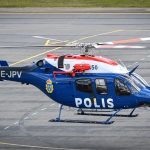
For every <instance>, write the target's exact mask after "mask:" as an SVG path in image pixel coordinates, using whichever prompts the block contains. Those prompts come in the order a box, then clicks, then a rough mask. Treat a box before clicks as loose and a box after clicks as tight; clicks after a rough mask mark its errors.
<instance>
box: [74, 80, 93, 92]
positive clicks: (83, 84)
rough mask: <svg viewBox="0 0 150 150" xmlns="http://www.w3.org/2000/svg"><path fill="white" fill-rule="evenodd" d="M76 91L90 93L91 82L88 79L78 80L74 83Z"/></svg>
mask: <svg viewBox="0 0 150 150" xmlns="http://www.w3.org/2000/svg"><path fill="white" fill-rule="evenodd" d="M76 89H77V90H79V91H81V92H88V93H92V82H91V80H90V79H79V80H77V81H76Z"/></svg>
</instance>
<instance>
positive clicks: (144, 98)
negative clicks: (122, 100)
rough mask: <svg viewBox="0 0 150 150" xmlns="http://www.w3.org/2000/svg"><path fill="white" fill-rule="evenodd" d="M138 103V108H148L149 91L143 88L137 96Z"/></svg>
mask: <svg viewBox="0 0 150 150" xmlns="http://www.w3.org/2000/svg"><path fill="white" fill-rule="evenodd" d="M138 103H139V105H140V106H148V107H150V89H149V88H145V89H142V90H141V91H140V93H139V96H138Z"/></svg>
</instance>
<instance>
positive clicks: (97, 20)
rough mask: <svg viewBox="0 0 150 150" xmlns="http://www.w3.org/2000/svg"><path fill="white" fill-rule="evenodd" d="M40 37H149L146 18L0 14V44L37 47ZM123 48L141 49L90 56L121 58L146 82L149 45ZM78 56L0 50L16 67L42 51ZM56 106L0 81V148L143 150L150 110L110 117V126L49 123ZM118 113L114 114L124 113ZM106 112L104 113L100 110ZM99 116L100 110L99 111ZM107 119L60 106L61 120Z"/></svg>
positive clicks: (72, 51) (105, 51)
mask: <svg viewBox="0 0 150 150" xmlns="http://www.w3.org/2000/svg"><path fill="white" fill-rule="evenodd" d="M33 36H44V37H49V38H53V39H59V40H64V41H65V40H69V41H75V40H77V41H79V42H106V41H116V40H123V39H131V38H139V37H150V14H134V13H131V14H119V13H118V14H0V45H1V46H16V45H18V46H21V45H23V46H24V45H40V44H44V43H45V40H43V39H38V38H35V37H33ZM128 45H138V46H146V48H144V49H102V50H95V54H96V55H102V56H106V57H108V58H111V59H114V60H119V59H120V60H122V61H123V63H124V64H125V65H126V66H127V67H129V68H132V67H133V66H135V65H136V64H137V63H139V64H140V66H139V68H138V69H137V73H139V74H140V75H141V76H142V77H143V78H144V79H145V80H146V81H147V82H150V42H149V41H145V42H140V43H134V44H128ZM47 51H49V52H51V53H56V54H69V53H70V54H78V53H79V52H80V50H76V49H57V50H56V49H39V48H38V49H37V48H28V49H26V48H11V49H9V48H3V49H2V48H1V49H0V59H1V60H7V61H8V62H9V64H11V65H13V66H22V65H25V64H30V63H32V62H34V61H37V60H39V59H42V58H44V57H45V56H46V52H47ZM58 106H59V105H58V104H57V103H55V102H54V101H52V100H51V99H49V98H48V97H46V96H45V95H44V94H43V93H42V92H40V91H39V90H38V89H36V88H35V87H33V86H31V85H29V86H27V85H21V84H19V83H15V82H8V81H4V82H0V150H8V149H9V150H16V149H19V150H21V149H23V150H27V149H31V150H35V149H36V150H37V149H50V150H54V149H56V150H57V149H58V150H63V149H95V150H99V149H101V150H113V149H114V150H120V149H123V150H130V149H132V150H149V149H150V145H149V143H150V109H149V108H139V109H137V110H136V112H135V113H138V114H139V116H138V117H133V118H129V117H121V116H117V117H115V118H113V120H114V121H115V122H114V123H113V124H111V125H101V124H83V123H52V122H49V120H50V119H53V118H55V117H56V116H57V114H58ZM129 112H130V110H124V111H122V112H121V113H120V114H128V113H129ZM105 113H106V114H110V112H105ZM99 114H104V112H102V113H99ZM107 117H108V116H107V115H106V116H105V115H99V116H88V115H86V116H80V115H77V113H76V109H73V108H68V107H65V108H64V109H63V114H62V118H63V119H72V120H76V119H78V120H97V121H102V120H105V119H106V118H107Z"/></svg>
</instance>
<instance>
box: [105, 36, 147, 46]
mask: <svg viewBox="0 0 150 150" xmlns="http://www.w3.org/2000/svg"><path fill="white" fill-rule="evenodd" d="M141 41H150V37H146V38H137V39H128V40H119V41H112V42H104V43H103V44H106V45H107V44H108V45H117V44H126V43H137V42H141Z"/></svg>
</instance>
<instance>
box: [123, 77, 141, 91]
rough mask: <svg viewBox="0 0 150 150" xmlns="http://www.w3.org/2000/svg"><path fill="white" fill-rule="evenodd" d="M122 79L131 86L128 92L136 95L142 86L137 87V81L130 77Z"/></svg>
mask: <svg viewBox="0 0 150 150" xmlns="http://www.w3.org/2000/svg"><path fill="white" fill-rule="evenodd" d="M124 77H125V78H126V79H127V81H128V82H129V83H130V85H131V86H130V90H131V91H132V93H137V92H139V91H140V90H141V89H142V88H143V86H142V85H139V83H137V81H136V80H135V79H134V78H132V77H131V76H128V75H124Z"/></svg>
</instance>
